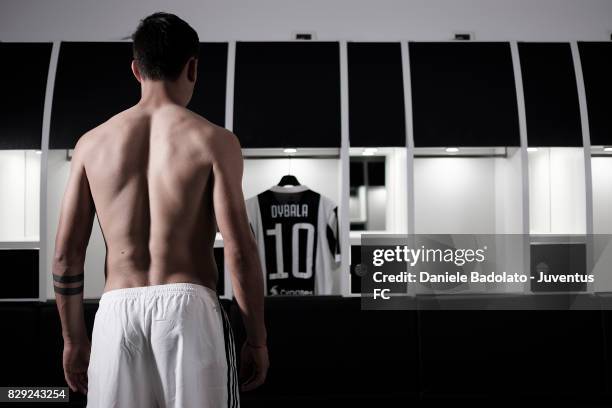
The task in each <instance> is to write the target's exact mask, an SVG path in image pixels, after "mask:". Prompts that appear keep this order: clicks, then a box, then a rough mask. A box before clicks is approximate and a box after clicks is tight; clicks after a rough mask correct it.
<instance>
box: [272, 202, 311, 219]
mask: <svg viewBox="0 0 612 408" xmlns="http://www.w3.org/2000/svg"><path fill="white" fill-rule="evenodd" d="M270 216H271V217H272V218H282V217H308V204H272V205H271V206H270Z"/></svg>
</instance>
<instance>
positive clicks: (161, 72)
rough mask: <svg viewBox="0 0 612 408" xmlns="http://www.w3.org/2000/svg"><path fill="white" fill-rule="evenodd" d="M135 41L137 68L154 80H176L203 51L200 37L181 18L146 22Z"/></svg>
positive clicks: (160, 14) (151, 18) (158, 17)
mask: <svg viewBox="0 0 612 408" xmlns="http://www.w3.org/2000/svg"><path fill="white" fill-rule="evenodd" d="M132 41H133V53H134V60H136V65H137V66H138V69H139V70H140V73H141V75H142V76H143V77H144V78H146V79H150V80H162V81H164V80H169V81H173V80H176V79H177V78H178V77H179V75H180V74H181V71H182V70H183V68H184V67H185V64H186V63H187V61H188V60H189V58H191V57H196V58H197V57H198V53H199V50H200V40H199V39H198V33H197V32H196V31H195V30H194V29H193V28H192V27H191V26H190V25H189V24H187V23H186V22H185V21H184V20H181V19H180V18H179V17H178V16H176V15H174V14H170V13H163V12H158V13H154V14H151V15H150V16H148V17H145V18H144V19H142V20H141V21H140V24H139V25H138V28H137V29H136V31H135V32H134V34H132Z"/></svg>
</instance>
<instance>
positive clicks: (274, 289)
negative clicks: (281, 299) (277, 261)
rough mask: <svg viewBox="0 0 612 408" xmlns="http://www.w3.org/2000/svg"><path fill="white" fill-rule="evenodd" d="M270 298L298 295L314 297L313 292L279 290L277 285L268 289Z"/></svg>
mask: <svg viewBox="0 0 612 408" xmlns="http://www.w3.org/2000/svg"><path fill="white" fill-rule="evenodd" d="M270 295H271V296H279V295H280V296H296V295H298V296H300V295H314V291H312V290H305V289H282V288H281V289H279V288H278V285H274V286H272V287H271V288H270Z"/></svg>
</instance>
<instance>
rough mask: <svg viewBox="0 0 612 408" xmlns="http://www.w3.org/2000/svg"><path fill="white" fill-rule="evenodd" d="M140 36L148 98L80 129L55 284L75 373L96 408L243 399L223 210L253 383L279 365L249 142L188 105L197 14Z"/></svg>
mask: <svg viewBox="0 0 612 408" xmlns="http://www.w3.org/2000/svg"><path fill="white" fill-rule="evenodd" d="M132 39H133V42H134V61H133V62H132V71H133V73H134V76H135V77H136V79H137V80H138V81H139V82H140V85H141V89H142V97H141V99H140V101H139V102H138V103H137V104H136V105H135V106H133V107H131V108H129V109H127V110H126V111H123V112H121V113H119V114H117V115H116V116H114V117H113V118H111V119H109V120H108V121H107V122H105V123H103V124H102V125H100V126H98V127H97V128H95V129H93V130H91V131H89V132H87V133H86V134H85V135H83V137H81V138H80V140H79V141H78V143H77V145H76V147H75V149H74V154H73V157H72V164H71V172H70V177H69V180H68V184H67V187H66V192H65V196H64V199H63V202H62V207H61V215H60V220H59V227H58V230H57V237H56V243H55V254H54V262H53V280H54V282H53V283H54V287H55V292H56V300H57V307H58V310H59V313H60V317H61V322H62V334H63V338H64V354H63V367H64V373H65V377H66V381H67V382H68V385H69V386H70V388H71V389H72V390H73V391H80V392H82V393H86V394H88V407H111V406H112V407H130V408H137V407H147V408H151V407H181V408H186V407H200V408H201V407H209V408H219V407H223V406H229V407H237V406H238V404H239V402H238V395H237V394H238V392H237V379H236V376H235V367H236V363H235V359H234V354H235V351H234V349H233V340H232V336H231V330H230V328H229V325H228V323H227V319H226V317H225V314H224V313H223V311H222V309H221V307H220V305H219V302H218V298H217V295H216V293H215V287H216V284H217V278H218V271H217V269H216V266H215V262H214V259H213V243H214V239H215V231H216V228H215V218H216V222H217V224H218V226H219V230H220V232H221V234H222V236H223V242H224V249H225V259H226V262H227V264H228V267H229V270H230V271H231V274H232V275H231V277H232V284H233V288H234V294H235V297H236V299H237V302H238V305H239V308H240V311H241V313H242V316H243V321H244V323H245V328H246V332H247V341H246V342H245V344H244V345H243V347H242V350H241V377H242V383H241V390H243V391H248V390H251V389H253V388H255V387H257V386H259V385H260V384H262V383H263V381H264V379H265V377H266V373H267V369H268V352H267V348H266V330H265V326H264V321H263V286H262V285H263V282H262V279H263V278H262V272H261V269H260V268H261V267H260V261H259V259H258V255H257V249H256V244H255V242H254V239H253V236H252V233H251V230H250V228H249V224H248V220H247V216H246V211H245V205H244V198H243V195H242V185H241V179H242V170H243V163H242V156H241V151H240V145H239V143H238V140H237V139H236V137H235V136H234V135H233V134H232V133H231V132H229V131H228V130H226V129H223V128H221V127H219V126H216V125H214V124H212V123H210V122H209V121H207V120H206V119H204V118H202V117H201V116H199V115H197V114H195V113H193V112H191V111H189V110H187V109H186V108H185V106H186V105H187V103H188V102H189V100H190V99H191V96H192V93H193V89H194V84H195V81H196V72H197V63H198V59H197V55H198V49H199V40H198V36H197V33H196V32H195V31H194V30H193V29H192V28H191V27H190V26H189V25H188V24H187V23H186V22H184V21H183V20H181V19H180V18H178V17H176V16H174V15H171V14H166V13H155V14H153V15H151V16H149V17H147V18H145V19H144V20H142V21H141V23H140V25H139V26H138V29H137V30H136V32H135V33H134V34H133V36H132ZM95 214H97V216H98V220H99V223H100V227H101V229H102V232H103V235H104V239H105V242H106V248H107V252H106V265H105V274H106V285H105V287H104V292H103V294H102V297H101V299H100V306H99V309H98V312H97V314H96V318H95V322H94V330H93V335H92V340H91V346H90V342H89V339H88V336H87V333H86V329H85V323H84V318H83V295H82V293H83V271H84V261H85V252H86V248H87V243H88V240H89V236H90V234H91V229H92V224H93V221H94V215H95ZM90 350H91V358H90Z"/></svg>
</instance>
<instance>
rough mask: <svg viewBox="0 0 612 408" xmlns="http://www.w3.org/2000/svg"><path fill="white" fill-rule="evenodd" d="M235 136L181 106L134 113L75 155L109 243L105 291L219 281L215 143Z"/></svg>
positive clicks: (91, 137) (103, 129)
mask: <svg viewBox="0 0 612 408" xmlns="http://www.w3.org/2000/svg"><path fill="white" fill-rule="evenodd" d="M222 137H226V138H227V137H233V135H231V133H230V132H228V131H227V130H225V129H223V128H220V127H218V126H216V125H214V124H212V123H211V122H209V121H207V120H206V119H204V118H202V117H201V116H199V115H197V114H195V113H193V112H191V111H189V110H187V109H185V108H183V107H181V106H178V105H165V106H163V107H160V108H155V109H151V108H143V107H139V106H135V107H132V108H130V109H128V110H126V111H124V112H121V113H120V114H118V115H116V116H114V117H113V118H111V119H110V120H108V121H107V122H105V123H104V124H102V125H100V126H98V127H97V128H95V129H94V130H92V131H90V132H89V133H87V134H86V135H84V136H83V137H82V138H81V140H80V141H79V145H78V149H80V154H81V157H82V160H83V163H84V168H85V172H86V174H87V179H88V180H89V185H90V190H91V195H92V198H93V201H94V203H95V209H96V213H97V216H98V220H99V223H100V227H101V229H102V233H103V235H104V239H105V242H106V247H107V253H106V265H105V274H106V285H105V288H104V291H105V292H106V291H108V290H112V289H116V288H124V287H135V286H147V285H159V284H164V283H173V282H192V283H198V284H201V285H204V286H208V287H209V288H211V289H213V290H214V289H215V287H216V283H217V275H218V272H217V268H216V264H215V261H214V257H213V244H214V239H215V233H216V226H215V220H214V211H213V202H212V190H211V187H212V177H211V170H212V158H211V151H212V149H211V145H212V143H214V140H213V139H215V138H222Z"/></svg>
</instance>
